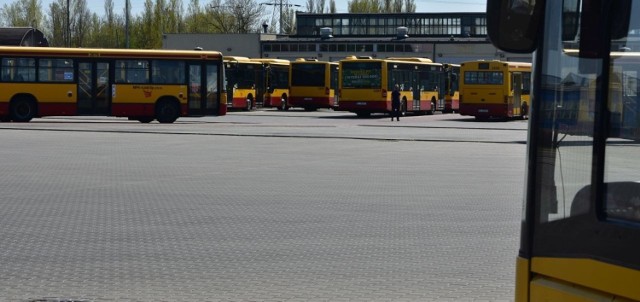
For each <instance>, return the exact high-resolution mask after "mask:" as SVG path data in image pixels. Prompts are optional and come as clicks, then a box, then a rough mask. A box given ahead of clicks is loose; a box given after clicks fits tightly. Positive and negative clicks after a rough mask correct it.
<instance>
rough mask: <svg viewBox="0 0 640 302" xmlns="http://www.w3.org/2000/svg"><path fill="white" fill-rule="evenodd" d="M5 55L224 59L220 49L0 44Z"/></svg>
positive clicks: (0, 51) (0, 49)
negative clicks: (64, 46)
mask: <svg viewBox="0 0 640 302" xmlns="http://www.w3.org/2000/svg"><path fill="white" fill-rule="evenodd" d="M0 54H1V55H3V56H19V57H24V56H36V57H39V56H42V57H61V58H68V57H73V58H119V59H135V58H145V59H186V60H202V59H222V53H221V52H219V51H203V50H165V49H120V48H63V47H25V46H0Z"/></svg>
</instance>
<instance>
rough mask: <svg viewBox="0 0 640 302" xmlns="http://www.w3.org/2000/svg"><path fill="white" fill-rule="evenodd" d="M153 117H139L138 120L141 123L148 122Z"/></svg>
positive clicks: (151, 120)
mask: <svg viewBox="0 0 640 302" xmlns="http://www.w3.org/2000/svg"><path fill="white" fill-rule="evenodd" d="M153 120H154V118H153V117H139V118H138V121H139V122H141V123H143V124H148V123H151V122H153Z"/></svg>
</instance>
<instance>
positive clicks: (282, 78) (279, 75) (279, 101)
mask: <svg viewBox="0 0 640 302" xmlns="http://www.w3.org/2000/svg"><path fill="white" fill-rule="evenodd" d="M251 60H252V61H254V62H259V63H260V64H262V74H261V76H260V79H259V82H258V83H257V85H258V91H257V92H256V93H257V95H258V96H259V97H260V98H261V100H260V101H258V103H259V105H260V106H262V107H266V108H277V109H278V110H288V109H289V108H290V107H291V106H290V105H289V103H288V98H289V64H290V63H291V62H290V61H288V60H283V59H251Z"/></svg>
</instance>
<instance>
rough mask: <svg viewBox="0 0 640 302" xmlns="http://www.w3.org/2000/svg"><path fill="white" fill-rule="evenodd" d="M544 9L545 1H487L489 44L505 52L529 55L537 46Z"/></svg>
mask: <svg viewBox="0 0 640 302" xmlns="http://www.w3.org/2000/svg"><path fill="white" fill-rule="evenodd" d="M544 7H545V0H537V1H536V0H487V31H488V34H489V39H490V40H491V43H493V45H494V46H495V47H497V48H498V49H500V50H503V51H506V52H512V53H530V52H533V51H534V50H535V49H536V46H537V44H538V43H537V42H538V41H537V39H538V29H539V27H540V26H539V25H540V24H541V21H542V18H543V11H542V9H543V8H544ZM505 29H508V30H505Z"/></svg>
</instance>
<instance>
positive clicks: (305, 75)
mask: <svg viewBox="0 0 640 302" xmlns="http://www.w3.org/2000/svg"><path fill="white" fill-rule="evenodd" d="M325 73H326V72H325V65H324V64H314V63H296V64H292V65H291V86H308V87H324V86H325V85H324V80H325Z"/></svg>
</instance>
